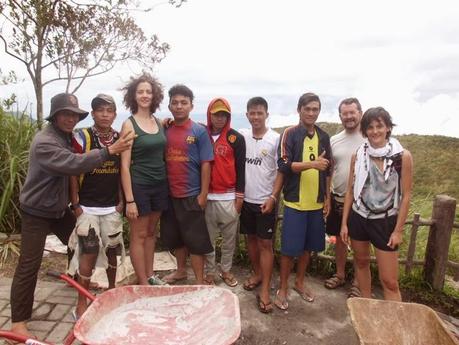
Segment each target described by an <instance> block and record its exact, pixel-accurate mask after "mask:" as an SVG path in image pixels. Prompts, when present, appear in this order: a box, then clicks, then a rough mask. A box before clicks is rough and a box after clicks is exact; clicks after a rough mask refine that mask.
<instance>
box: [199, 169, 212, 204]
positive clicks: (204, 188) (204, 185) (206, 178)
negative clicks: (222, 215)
mask: <svg viewBox="0 0 459 345" xmlns="http://www.w3.org/2000/svg"><path fill="white" fill-rule="evenodd" d="M209 184H210V162H201V193H199V195H198V198H197V199H198V204H199V206H201V208H202V209H205V208H206V204H207V194H208V193H209Z"/></svg>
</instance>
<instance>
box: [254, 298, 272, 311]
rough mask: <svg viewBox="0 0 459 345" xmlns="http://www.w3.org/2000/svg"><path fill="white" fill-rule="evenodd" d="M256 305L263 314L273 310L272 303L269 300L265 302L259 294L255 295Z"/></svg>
mask: <svg viewBox="0 0 459 345" xmlns="http://www.w3.org/2000/svg"><path fill="white" fill-rule="evenodd" d="M257 307H258V310H259V311H260V312H262V313H263V314H270V313H272V312H273V304H272V302H271V301H269V302H268V303H265V302H263V301H262V300H261V297H260V295H257Z"/></svg>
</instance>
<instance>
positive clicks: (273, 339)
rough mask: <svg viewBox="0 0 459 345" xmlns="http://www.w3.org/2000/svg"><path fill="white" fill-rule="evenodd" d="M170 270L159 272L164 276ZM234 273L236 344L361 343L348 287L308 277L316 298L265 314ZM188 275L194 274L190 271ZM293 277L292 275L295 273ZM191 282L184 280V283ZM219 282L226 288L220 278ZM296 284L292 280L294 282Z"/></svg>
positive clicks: (61, 261) (9, 268)
mask: <svg viewBox="0 0 459 345" xmlns="http://www.w3.org/2000/svg"><path fill="white" fill-rule="evenodd" d="M16 262H17V259H15V260H11V261H10V262H8V264H7V265H6V266H4V267H3V268H2V269H1V271H0V277H12V276H13V274H14V267H15V266H16ZM65 267H66V256H65V255H62V254H52V253H50V254H49V255H48V256H46V257H44V258H43V262H42V268H41V270H40V273H39V279H40V280H47V281H49V280H53V279H54V278H51V277H48V276H46V271H47V270H49V269H53V270H58V271H61V272H63V271H64V270H65ZM166 273H167V272H160V275H161V276H162V275H165V274H166ZM234 274H235V276H236V277H237V279H238V281H239V284H238V286H236V287H235V288H231V291H232V292H233V293H235V294H236V295H237V296H238V298H239V306H240V315H241V329H242V331H241V336H240V338H239V339H238V340H237V342H236V343H235V344H236V345H261V344H263V345H296V344H330V345H331V344H333V345H341V344H342V345H353V344H358V343H359V342H358V338H357V336H356V334H355V332H354V329H353V327H352V325H351V322H350V317H349V313H348V311H347V307H346V291H347V290H346V289H344V288H340V289H338V290H336V291H330V290H327V289H325V288H323V285H322V281H321V280H319V279H317V278H309V277H308V278H307V282H308V283H309V284H310V286H311V288H312V290H313V291H314V292H315V295H316V296H315V297H316V300H315V301H314V302H313V303H308V302H305V301H303V300H302V299H301V298H300V296H299V295H298V294H296V293H295V292H291V293H290V295H289V309H288V310H287V311H281V310H279V309H277V308H275V310H274V312H273V313H272V314H268V315H265V314H262V313H260V312H259V311H258V309H257V306H256V291H250V292H248V291H245V290H244V289H243V288H242V283H243V282H244V280H245V279H246V278H247V277H248V275H249V270H248V269H247V268H243V267H235V268H234ZM188 276H189V277H190V278H191V277H192V272H191V270H190V271H189V272H188ZM292 278H293V275H292ZM187 283H191V281H184V282H183V284H187ZM216 283H217V285H218V286H220V287H227V286H226V285H225V283H224V282H223V281H221V280H219V279H218V278H217V281H216ZM291 283H293V280H292V281H291ZM277 284H278V274H277V273H275V276H274V282H273V286H272V298H274V295H275V291H276V290H277Z"/></svg>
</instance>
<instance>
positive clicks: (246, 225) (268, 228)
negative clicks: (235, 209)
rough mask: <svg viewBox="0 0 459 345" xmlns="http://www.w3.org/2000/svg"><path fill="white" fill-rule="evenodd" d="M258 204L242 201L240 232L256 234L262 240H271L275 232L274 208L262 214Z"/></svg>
mask: <svg viewBox="0 0 459 345" xmlns="http://www.w3.org/2000/svg"><path fill="white" fill-rule="evenodd" d="M260 206H261V205H260V204H252V203H250V202H246V201H244V203H243V204H242V211H241V218H240V221H241V223H240V224H241V228H240V231H241V234H245V235H257V237H259V238H262V239H264V240H271V239H272V238H273V236H274V233H275V232H276V210H277V208H276V207H274V208H273V210H272V211H271V213H268V214H262V213H261V209H260Z"/></svg>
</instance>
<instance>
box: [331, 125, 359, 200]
mask: <svg viewBox="0 0 459 345" xmlns="http://www.w3.org/2000/svg"><path fill="white" fill-rule="evenodd" d="M363 141H364V138H363V137H362V134H361V133H360V131H359V130H357V131H355V132H354V133H352V134H348V133H347V132H346V131H342V132H339V133H338V134H336V135H334V136H332V137H331V138H330V143H331V149H332V157H333V161H334V165H333V177H332V182H331V191H332V193H333V194H337V195H340V196H344V194H346V190H347V181H348V178H349V170H350V166H351V157H352V154H354V153H355V152H356V151H357V149H358V148H359V146H360V145H361V144H362V143H363Z"/></svg>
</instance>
